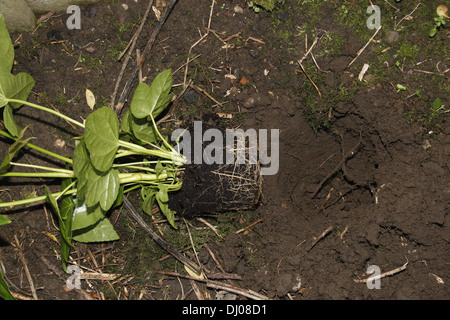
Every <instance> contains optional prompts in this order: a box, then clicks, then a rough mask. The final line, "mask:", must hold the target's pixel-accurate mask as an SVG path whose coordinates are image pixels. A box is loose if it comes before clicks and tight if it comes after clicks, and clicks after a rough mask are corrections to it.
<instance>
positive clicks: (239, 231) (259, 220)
mask: <svg viewBox="0 0 450 320" xmlns="http://www.w3.org/2000/svg"><path fill="white" fill-rule="evenodd" d="M262 221H263V219H262V218H259V219H258V220H256V221H255V222H253V223H251V224H249V225H248V226H246V227H244V228H242V229H239V230H238V231H236V232H235V233H234V234H239V233H241V232H243V231H245V230H247V229H249V228H251V227H253V226H254V225H256V224H258V223H260V222H262Z"/></svg>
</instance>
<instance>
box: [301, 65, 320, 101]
mask: <svg viewBox="0 0 450 320" xmlns="http://www.w3.org/2000/svg"><path fill="white" fill-rule="evenodd" d="M297 62H299V61H297ZM298 65H299V66H300V68H301V69H302V72H303V73H304V74H305V76H306V77H307V78H308V80H309V82H311V83H312V85H313V86H314V88H315V89H316V91H317V93H318V94H319V97H320V98H322V93H320V90H319V88H318V87H317V86H316V84H315V83H314V81H313V80H312V79H311V77H310V76H309V74H308V73H306V70H305V68H304V67H303V65H302V64H301V63H300V62H299V64H298Z"/></svg>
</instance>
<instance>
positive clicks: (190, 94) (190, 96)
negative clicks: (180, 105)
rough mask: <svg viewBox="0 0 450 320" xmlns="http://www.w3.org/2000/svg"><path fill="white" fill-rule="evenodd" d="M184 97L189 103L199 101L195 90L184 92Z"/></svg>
mask: <svg viewBox="0 0 450 320" xmlns="http://www.w3.org/2000/svg"><path fill="white" fill-rule="evenodd" d="M183 99H184V101H186V103H187V104H194V103H195V102H197V94H196V93H195V92H194V91H193V90H189V91H186V92H185V93H184V94H183Z"/></svg>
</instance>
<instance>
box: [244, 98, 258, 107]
mask: <svg viewBox="0 0 450 320" xmlns="http://www.w3.org/2000/svg"><path fill="white" fill-rule="evenodd" d="M255 102H256V101H255V98H253V97H250V98H248V99H247V100H245V101H244V107H245V108H247V109H251V108H253V107H254V106H255Z"/></svg>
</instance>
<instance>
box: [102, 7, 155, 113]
mask: <svg viewBox="0 0 450 320" xmlns="http://www.w3.org/2000/svg"><path fill="white" fill-rule="evenodd" d="M152 5H153V0H150V1H149V3H148V6H147V9H146V11H145V14H144V17H143V18H142V21H141V24H140V25H139V28H138V29H137V30H136V32H135V33H134V35H133V37H132V38H131V40H130V42H129V43H128V45H127V47H126V48H125V50H124V51H123V52H122V53H121V54H120V56H119V58H118V61H120V60H121V59H122V57H123V55H124V54H125V52H126V51H127V50H128V49H130V50H129V51H128V54H127V56H126V58H125V61H124V62H123V64H122V68H121V69H120V73H119V76H118V77H117V80H116V86H115V87H114V92H113V95H112V98H111V108H114V102H115V100H116V95H117V90H118V89H119V85H120V81H121V80H122V78H123V74H124V72H125V69H126V67H127V65H128V61H129V60H130V56H131V54H132V53H133V51H134V47H135V46H136V42H137V39H138V38H139V34H140V33H141V31H142V28H143V27H144V24H145V21H146V20H147V17H148V14H149V12H150V9H151V8H152Z"/></svg>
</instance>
